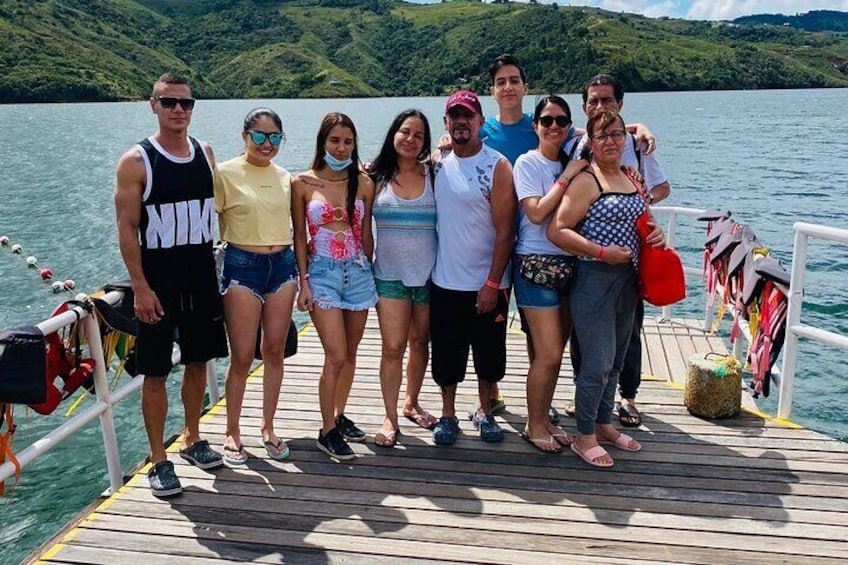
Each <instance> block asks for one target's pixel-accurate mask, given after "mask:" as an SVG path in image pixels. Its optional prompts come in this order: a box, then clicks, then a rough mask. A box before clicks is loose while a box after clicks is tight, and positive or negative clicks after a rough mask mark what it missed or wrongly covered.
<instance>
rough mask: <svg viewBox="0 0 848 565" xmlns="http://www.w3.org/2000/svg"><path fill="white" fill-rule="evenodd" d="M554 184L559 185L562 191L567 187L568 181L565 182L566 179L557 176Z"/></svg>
mask: <svg viewBox="0 0 848 565" xmlns="http://www.w3.org/2000/svg"><path fill="white" fill-rule="evenodd" d="M555 184H556V185H557V186H559V187H561V188H562V190H563V191H565V190H566V189H567V188H568V182H567V181H564V180H562V179H561V178H559V177H557V180H556V183H555Z"/></svg>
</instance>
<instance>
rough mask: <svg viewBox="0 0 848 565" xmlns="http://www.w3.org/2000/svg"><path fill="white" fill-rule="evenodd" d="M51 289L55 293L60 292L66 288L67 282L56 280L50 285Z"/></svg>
mask: <svg viewBox="0 0 848 565" xmlns="http://www.w3.org/2000/svg"><path fill="white" fill-rule="evenodd" d="M50 290H52V291H53V294H59V293H60V292H62V291H63V290H65V283H63V282H61V281H56V282H54V283H53V284H51V285H50Z"/></svg>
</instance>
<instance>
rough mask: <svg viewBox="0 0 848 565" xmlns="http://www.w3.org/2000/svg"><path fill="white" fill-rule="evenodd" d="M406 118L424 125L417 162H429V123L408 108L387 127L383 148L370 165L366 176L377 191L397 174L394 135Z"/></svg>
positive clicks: (422, 115)
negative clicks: (417, 119)
mask: <svg viewBox="0 0 848 565" xmlns="http://www.w3.org/2000/svg"><path fill="white" fill-rule="evenodd" d="M408 118H419V119H420V120H421V122H422V123H423V124H424V145H423V146H422V147H421V151H420V152H419V153H418V156H417V158H418V161H419V162H427V161H429V160H430V145H431V144H432V138H431V137H430V122H428V121H427V116H425V115H424V114H423V113H421V111H420V110H415V109H414V108H410V109H409V110H404V111H403V112H401V113H400V114H398V116H397V117H396V118H395V120H394V121H393V122H392V125H390V126H389V131H388V132H386V138H385V139H384V140H383V147H381V148H380V153H379V154H378V155H377V157H375V158H374V161H373V162H372V163H371V168H370V169H369V170H368V174H369V175H370V176H371V178H372V179H373V180H374V184H375V185H376V187H377V190H380V188H381V187H382V186H383V184H385V183H386V182H388V181H389V180H391V178H392V177H393V176H394V175H395V173H397V172H398V159H397V151H396V150H395V134H396V133H397V132H398V130H399V129H400V128H401V126H402V125H403V122H405V121H406V120H407V119H408Z"/></svg>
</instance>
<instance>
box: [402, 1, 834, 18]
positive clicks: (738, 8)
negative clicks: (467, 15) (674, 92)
mask: <svg viewBox="0 0 848 565" xmlns="http://www.w3.org/2000/svg"><path fill="white" fill-rule="evenodd" d="M412 1H413V2H421V3H433V2H438V1H440V0H412ZM539 1H540V2H542V3H545V4H550V3H551V1H553V0H539ZM556 1H557V4H559V5H560V6H568V5H571V6H594V7H597V8H603V9H605V10H610V11H612V12H629V13H634V14H642V15H644V16H648V17H651V18H657V17H660V16H669V17H672V18H684V19H688V20H732V19H733V18H738V17H739V16H748V15H751V14H788V15H795V14H803V13H805V12H809V11H811V10H839V11H843V12H848V0H556Z"/></svg>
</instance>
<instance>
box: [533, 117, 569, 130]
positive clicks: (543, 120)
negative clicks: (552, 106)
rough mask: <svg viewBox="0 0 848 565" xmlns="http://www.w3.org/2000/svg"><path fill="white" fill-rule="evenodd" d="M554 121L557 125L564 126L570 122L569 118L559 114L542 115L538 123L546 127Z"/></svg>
mask: <svg viewBox="0 0 848 565" xmlns="http://www.w3.org/2000/svg"><path fill="white" fill-rule="evenodd" d="M554 122H556V125H558V126H559V127H561V128H564V127H565V126H567V125H568V124H570V123H571V118H569V117H568V116H566V115H563V114H560V115H559V116H542V117H541V118H539V123H540V124H542V126H543V127H546V128H549V127H551V125H553V123H554Z"/></svg>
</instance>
